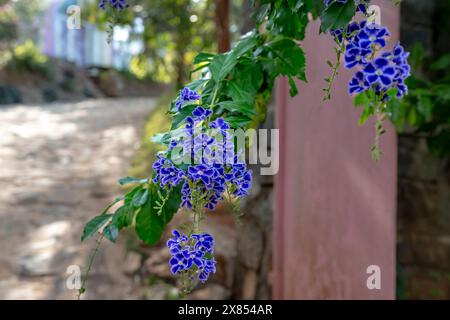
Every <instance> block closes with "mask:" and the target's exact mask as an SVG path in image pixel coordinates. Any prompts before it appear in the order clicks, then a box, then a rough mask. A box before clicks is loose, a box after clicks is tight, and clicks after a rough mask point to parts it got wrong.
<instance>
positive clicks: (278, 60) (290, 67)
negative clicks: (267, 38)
mask: <svg viewBox="0 0 450 320" xmlns="http://www.w3.org/2000/svg"><path fill="white" fill-rule="evenodd" d="M268 49H269V51H270V55H269V58H272V59H273V60H272V61H270V68H271V69H272V70H271V71H272V72H273V73H275V74H282V75H285V76H294V77H297V78H298V79H300V80H303V81H306V75H305V67H306V63H305V53H304V52H303V50H302V48H300V47H299V46H298V45H297V43H296V42H295V41H293V40H291V39H288V38H281V39H278V40H275V41H274V42H272V43H270V44H268Z"/></svg>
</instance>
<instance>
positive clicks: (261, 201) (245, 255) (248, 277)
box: [232, 103, 275, 299]
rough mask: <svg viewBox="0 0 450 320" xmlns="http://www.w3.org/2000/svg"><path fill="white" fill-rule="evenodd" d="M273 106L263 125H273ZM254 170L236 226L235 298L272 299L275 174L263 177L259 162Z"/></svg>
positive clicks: (271, 105) (272, 126) (233, 291)
mask: <svg viewBox="0 0 450 320" xmlns="http://www.w3.org/2000/svg"><path fill="white" fill-rule="evenodd" d="M274 109H275V105H274V104H273V103H271V104H270V105H269V110H268V114H267V120H266V122H265V123H264V125H263V126H262V128H265V129H271V128H274ZM268 143H270V139H268ZM269 147H270V145H269ZM251 169H252V170H253V187H252V191H251V194H250V196H248V197H247V198H245V200H244V201H245V202H243V203H242V212H243V214H244V215H243V216H242V217H241V219H240V220H241V223H239V224H238V226H237V234H238V242H237V250H238V252H237V257H236V266H235V274H234V282H233V289H232V297H233V298H235V299H270V298H271V297H272V287H271V284H270V281H269V278H270V272H271V269H272V214H273V197H274V190H273V176H261V175H260V174H259V167H258V166H256V165H255V166H253V167H251Z"/></svg>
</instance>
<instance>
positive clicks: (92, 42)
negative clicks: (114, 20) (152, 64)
mask: <svg viewBox="0 0 450 320" xmlns="http://www.w3.org/2000/svg"><path fill="white" fill-rule="evenodd" d="M82 2H83V1H77V0H50V1H48V4H47V5H46V7H45V9H44V13H43V15H42V19H43V26H44V27H43V28H42V29H41V30H40V31H41V32H40V34H39V47H40V48H41V50H42V52H43V53H44V54H46V55H48V56H51V57H56V58H61V59H64V60H67V61H70V62H74V63H75V64H76V65H78V66H82V67H89V66H99V67H114V68H116V69H125V68H128V65H129V62H130V59H131V56H132V54H131V46H132V45H131V43H130V42H129V41H128V30H126V29H123V28H122V29H120V28H116V29H115V36H114V37H113V39H112V42H111V43H110V44H108V43H107V37H108V34H107V32H106V31H104V30H100V29H99V28H98V27H97V26H96V25H93V24H91V23H88V22H86V21H81V29H69V28H68V27H67V19H68V18H69V15H68V14H67V9H68V8H69V7H70V6H71V5H79V6H80V8H81V10H83V5H82Z"/></svg>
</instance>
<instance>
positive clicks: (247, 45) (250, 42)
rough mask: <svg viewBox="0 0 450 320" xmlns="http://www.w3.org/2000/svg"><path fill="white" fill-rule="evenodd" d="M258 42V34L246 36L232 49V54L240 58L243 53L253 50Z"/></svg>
mask: <svg viewBox="0 0 450 320" xmlns="http://www.w3.org/2000/svg"><path fill="white" fill-rule="evenodd" d="M257 44H258V39H257V35H255V34H251V35H250V36H245V37H243V38H242V39H241V40H239V42H238V43H237V44H236V46H235V47H234V48H233V49H231V51H232V54H233V55H234V57H235V58H236V59H238V58H240V57H241V56H242V55H244V54H246V53H247V52H249V51H251V50H253V48H254V47H256V45H257Z"/></svg>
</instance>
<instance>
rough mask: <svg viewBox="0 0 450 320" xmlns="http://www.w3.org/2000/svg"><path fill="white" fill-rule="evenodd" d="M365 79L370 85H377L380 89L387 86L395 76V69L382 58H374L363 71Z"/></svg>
mask: <svg viewBox="0 0 450 320" xmlns="http://www.w3.org/2000/svg"><path fill="white" fill-rule="evenodd" d="M363 72H364V75H365V78H366V79H367V81H368V82H369V84H370V85H373V84H376V83H379V84H380V85H381V86H382V87H387V86H389V85H390V84H391V83H392V81H393V79H394V76H395V74H396V71H395V68H394V67H393V66H392V65H391V64H390V63H389V60H388V59H386V58H383V57H380V58H376V59H375V60H374V61H373V62H371V63H369V64H367V66H365V67H364V69H363Z"/></svg>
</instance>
